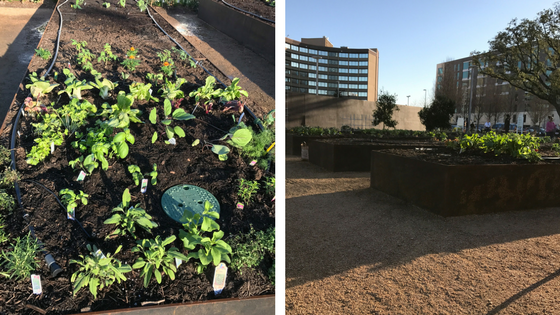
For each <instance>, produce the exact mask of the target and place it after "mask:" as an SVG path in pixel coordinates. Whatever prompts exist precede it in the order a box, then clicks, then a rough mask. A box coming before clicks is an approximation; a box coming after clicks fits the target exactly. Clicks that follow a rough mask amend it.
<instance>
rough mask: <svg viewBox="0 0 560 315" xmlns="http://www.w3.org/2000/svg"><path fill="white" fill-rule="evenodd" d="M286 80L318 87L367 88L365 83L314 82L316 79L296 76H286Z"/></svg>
mask: <svg viewBox="0 0 560 315" xmlns="http://www.w3.org/2000/svg"><path fill="white" fill-rule="evenodd" d="M286 82H288V83H294V84H300V85H311V86H317V85H319V86H320V87H330V88H340V89H355V90H367V88H368V86H367V84H347V83H335V82H322V81H319V82H316V81H312V80H310V81H308V80H302V79H296V78H286Z"/></svg>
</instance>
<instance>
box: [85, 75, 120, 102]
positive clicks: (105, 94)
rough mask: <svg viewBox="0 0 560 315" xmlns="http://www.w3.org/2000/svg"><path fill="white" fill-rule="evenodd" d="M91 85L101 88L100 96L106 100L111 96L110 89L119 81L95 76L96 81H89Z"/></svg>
mask: <svg viewBox="0 0 560 315" xmlns="http://www.w3.org/2000/svg"><path fill="white" fill-rule="evenodd" d="M89 85H91V86H93V87H95V88H97V89H98V90H99V96H101V98H102V99H104V100H106V99H107V98H109V91H112V90H114V89H115V88H116V87H117V86H118V84H117V82H111V81H109V80H107V79H105V78H103V81H99V79H98V78H95V82H89Z"/></svg>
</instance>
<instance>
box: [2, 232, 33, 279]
mask: <svg viewBox="0 0 560 315" xmlns="http://www.w3.org/2000/svg"><path fill="white" fill-rule="evenodd" d="M11 248H12V250H11V251H2V258H3V259H2V260H3V262H2V263H1V264H0V266H5V267H6V269H5V271H4V272H0V275H3V276H4V277H7V278H10V279H11V278H16V279H18V280H23V279H26V278H29V276H30V275H31V272H32V271H33V270H37V269H39V268H40V266H39V263H38V262H37V260H35V256H37V253H39V245H38V244H37V240H35V238H34V237H32V236H31V235H30V234H27V235H26V236H24V237H17V238H16V243H15V244H11Z"/></svg>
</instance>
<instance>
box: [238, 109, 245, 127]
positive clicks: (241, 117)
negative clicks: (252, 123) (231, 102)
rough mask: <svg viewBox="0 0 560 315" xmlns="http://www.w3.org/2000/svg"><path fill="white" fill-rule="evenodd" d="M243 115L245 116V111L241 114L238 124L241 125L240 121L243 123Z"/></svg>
mask: <svg viewBox="0 0 560 315" xmlns="http://www.w3.org/2000/svg"><path fill="white" fill-rule="evenodd" d="M243 116H245V112H243V114H241V116H239V121H237V124H238V125H239V123H241V119H243Z"/></svg>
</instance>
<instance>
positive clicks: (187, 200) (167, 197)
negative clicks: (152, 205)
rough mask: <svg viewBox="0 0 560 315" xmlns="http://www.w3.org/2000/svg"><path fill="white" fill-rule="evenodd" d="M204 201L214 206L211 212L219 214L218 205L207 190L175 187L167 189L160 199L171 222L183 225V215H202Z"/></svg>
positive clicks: (190, 186)
mask: <svg viewBox="0 0 560 315" xmlns="http://www.w3.org/2000/svg"><path fill="white" fill-rule="evenodd" d="M205 201H208V202H210V203H211V204H212V205H213V206H214V207H213V208H212V210H213V211H215V212H218V213H220V204H219V203H218V200H217V199H216V197H214V195H212V194H211V193H210V192H208V191H207V190H205V189H202V188H200V187H197V186H193V185H177V186H173V187H171V188H169V189H168V190H167V191H165V193H164V194H163V196H162V197H161V206H162V207H163V211H165V213H167V215H168V216H169V217H171V218H172V219H173V220H175V221H177V222H180V223H185V222H181V217H182V216H183V213H184V212H185V211H191V212H193V213H198V214H200V215H202V212H203V211H204V202H205ZM200 222H202V219H201V220H200ZM200 222H199V223H200Z"/></svg>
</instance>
